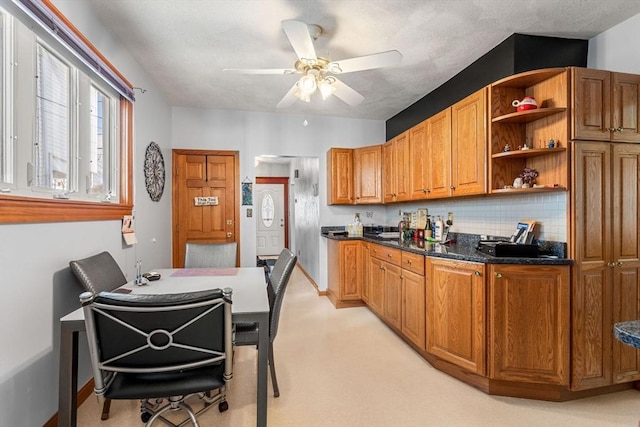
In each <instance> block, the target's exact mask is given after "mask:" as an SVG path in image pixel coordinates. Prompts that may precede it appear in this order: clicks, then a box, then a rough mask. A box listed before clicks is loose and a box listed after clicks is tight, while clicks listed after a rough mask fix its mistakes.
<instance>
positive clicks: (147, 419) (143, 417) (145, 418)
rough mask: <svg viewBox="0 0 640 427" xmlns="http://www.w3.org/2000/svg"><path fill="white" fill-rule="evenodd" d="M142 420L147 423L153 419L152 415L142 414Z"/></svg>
mask: <svg viewBox="0 0 640 427" xmlns="http://www.w3.org/2000/svg"><path fill="white" fill-rule="evenodd" d="M140 419H141V420H142V422H143V423H145V424H146V423H147V421H149V420H150V419H151V414H150V413H148V412H143V413H142V414H140Z"/></svg>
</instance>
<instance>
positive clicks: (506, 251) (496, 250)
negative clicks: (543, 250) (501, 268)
mask: <svg viewBox="0 0 640 427" xmlns="http://www.w3.org/2000/svg"><path fill="white" fill-rule="evenodd" d="M477 249H478V250H479V251H480V252H482V253H485V254H487V255H491V256H495V257H514V258H537V257H538V245H534V244H526V243H513V242H508V241H506V240H502V241H501V240H480V241H479V242H478V246H477Z"/></svg>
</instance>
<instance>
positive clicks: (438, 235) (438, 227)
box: [433, 215, 444, 240]
mask: <svg viewBox="0 0 640 427" xmlns="http://www.w3.org/2000/svg"><path fill="white" fill-rule="evenodd" d="M443 230H444V223H443V222H442V217H441V216H440V215H438V217H437V218H436V224H435V226H434V227H433V238H434V239H436V240H440V239H442V232H443Z"/></svg>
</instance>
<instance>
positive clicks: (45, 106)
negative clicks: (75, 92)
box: [30, 44, 71, 191]
mask: <svg viewBox="0 0 640 427" xmlns="http://www.w3.org/2000/svg"><path fill="white" fill-rule="evenodd" d="M36 72H37V74H36V79H35V80H36V106H35V139H34V143H33V153H34V156H33V157H34V176H33V183H32V186H34V187H36V188H47V189H52V190H59V191H69V190H70V189H71V188H70V181H69V180H70V176H69V170H70V155H71V129H70V128H71V94H70V90H71V81H70V73H71V71H70V69H69V66H68V65H67V64H65V63H64V62H62V61H61V60H60V59H58V58H57V57H56V56H55V55H53V54H52V53H51V52H50V51H49V50H47V49H46V48H45V47H44V46H42V45H41V44H38V45H37V49H36ZM30 178H31V177H30Z"/></svg>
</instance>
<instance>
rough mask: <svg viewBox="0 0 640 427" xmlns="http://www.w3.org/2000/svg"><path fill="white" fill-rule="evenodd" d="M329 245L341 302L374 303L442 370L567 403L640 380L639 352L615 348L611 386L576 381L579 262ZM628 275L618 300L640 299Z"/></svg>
mask: <svg viewBox="0 0 640 427" xmlns="http://www.w3.org/2000/svg"><path fill="white" fill-rule="evenodd" d="M328 248H329V257H328V259H329V280H330V284H329V291H328V294H329V297H330V298H331V299H332V301H333V302H334V304H335V305H336V307H338V308H340V307H349V306H354V305H357V304H358V303H359V304H364V303H366V305H367V306H368V307H369V309H370V310H371V311H372V312H374V313H375V314H376V315H377V316H378V317H379V318H380V319H382V320H383V321H384V322H385V323H386V324H387V325H388V326H389V327H390V328H391V329H392V330H393V331H394V332H396V333H397V334H398V335H399V336H401V337H402V338H403V339H404V340H405V341H407V343H409V344H410V345H411V346H412V347H413V348H414V349H415V350H416V351H417V352H418V353H419V354H421V355H422V356H423V357H424V358H425V359H427V361H429V363H431V364H432V365H433V366H434V367H435V368H437V369H439V370H441V371H443V372H445V373H447V374H449V375H452V376H454V377H455V378H458V379H460V380H461V381H464V382H467V383H468V384H471V385H472V386H474V387H476V388H478V389H480V390H482V391H484V392H485V393H489V394H495V395H504V396H515V397H526V398H532V399H541V400H552V401H564V400H571V399H576V398H580V397H586V396H591V395H595V394H601V393H605V392H611V391H617V390H622V389H625V388H630V387H632V386H633V381H634V380H636V379H638V378H639V376H638V375H637V368H636V366H638V365H637V361H638V353H637V351H635V350H633V349H630V351H626V350H627V348H621V349H616V348H615V346H614V347H613V349H609V350H608V351H609V353H608V354H609V355H610V356H609V357H611V358H612V359H613V360H612V362H609V363H611V364H610V365H609V367H608V368H606V372H608V375H609V378H611V379H610V380H609V383H607V384H603V383H602V382H599V383H598V385H597V386H595V384H594V385H592V386H591V387H590V388H595V390H591V389H586V388H580V387H578V388H576V387H575V383H574V382H573V380H572V370H571V369H573V372H574V376H575V370H576V368H577V367H579V366H576V364H577V362H578V361H579V359H577V356H578V355H580V354H582V353H579V351H580V350H581V349H582V347H581V346H580V345H577V344H580V343H579V342H576V332H577V331H578V332H579V331H582V330H583V329H581V328H582V326H583V325H585V319H586V318H582V317H577V318H574V319H572V317H571V316H572V307H573V313H574V314H575V312H576V310H578V309H580V310H583V309H584V308H583V307H584V306H578V308H576V307H575V305H576V301H574V302H573V304H572V302H571V298H574V299H575V298H576V296H577V295H576V293H575V290H574V292H573V294H572V291H571V289H572V285H571V281H570V269H571V266H568V265H527V264H482V263H476V262H468V261H460V260H453V259H447V258H440V257H424V256H422V255H420V254H415V253H412V252H408V251H403V250H400V249H396V248H390V247H387V246H383V245H379V244H375V243H371V242H365V241H360V240H352V241H349V240H347V241H332V240H329V245H328ZM340 259H342V261H340ZM621 271H626V270H623V269H621ZM633 271H636V270H633ZM623 276H624V275H623ZM627 276H629V277H631V279H630V280H626V279H625V278H624V277H619V278H617V279H616V280H618V281H619V283H620V285H619V288H620V289H619V290H614V292H613V293H612V295H611V296H610V297H609V298H610V299H613V300H615V301H618V305H617V306H616V307H622V306H625V307H627V306H628V307H636V306H637V305H638V304H639V303H640V297H639V295H640V292H638V286H637V280H636V277H637V276H636V275H633V274H631V275H627ZM627 282H628V283H630V284H631V285H629V286H627ZM363 300H364V302H363ZM594 301H595V300H594ZM578 302H580V301H578ZM627 303H628V304H627ZM591 311H593V309H592V310H591ZM613 311H615V312H616V313H617V311H622V310H619V309H617V308H616V309H614V310H613ZM627 311H628V312H629V313H632V314H634V313H635V312H633V310H631V309H630V310H627ZM607 313H611V311H607ZM625 313H626V312H625ZM629 313H627V315H630V314H629ZM574 317H575V316H574ZM617 318H621V317H620V316H619V315H617V314H616V319H617ZM596 320H597V319H596ZM601 320H602V319H600V321H601ZM578 321H580V322H581V323H576V322H578ZM572 322H573V323H572ZM609 322H610V320H607V325H606V326H605V328H604V329H607V328H610V327H611V323H609ZM572 325H573V326H572ZM598 325H599V324H598ZM598 325H595V326H598ZM572 327H573V330H572ZM591 329H592V330H597V328H596V329H594V328H591ZM604 329H601V334H603V335H604V334H607V331H606V330H604ZM609 332H610V333H611V334H612V332H611V331H609ZM572 333H573V342H572V340H571V337H572ZM611 340H612V338H611V339H609V340H608V342H609V343H611V342H612V341H611ZM596 356H598V357H600V358H601V359H600V360H602V356H599V355H597V354H596ZM596 359H597V357H594V360H596ZM612 365H613V366H612ZM594 366H595V364H594ZM616 382H617V384H616Z"/></svg>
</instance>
